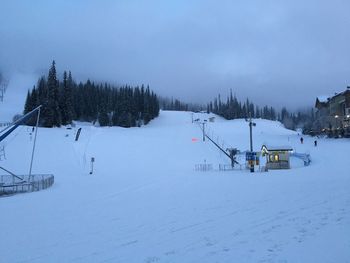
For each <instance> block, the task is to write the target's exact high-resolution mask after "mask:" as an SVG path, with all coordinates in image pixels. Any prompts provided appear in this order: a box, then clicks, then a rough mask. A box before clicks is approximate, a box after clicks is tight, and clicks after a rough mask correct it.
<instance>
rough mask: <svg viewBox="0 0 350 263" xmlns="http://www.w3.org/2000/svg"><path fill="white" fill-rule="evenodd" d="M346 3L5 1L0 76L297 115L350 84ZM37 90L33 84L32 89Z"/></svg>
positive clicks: (301, 0)
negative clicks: (53, 69)
mask: <svg viewBox="0 0 350 263" xmlns="http://www.w3.org/2000/svg"><path fill="white" fill-rule="evenodd" d="M349 10H350V1H349V0H329V1H325V0H285V1H277V0H276V1H270V0H264V1H262V0H252V1H248V0H231V1H228V0H216V1H214V0H202V1H200V0H173V1H161V0H158V1H157V0H144V1H135V0H120V1H119V0H115V1H112V0H101V1H97V0H96V1H91V0H90V1H88V0H75V1H73V0H72V1H64V0H50V1H47V0H31V1H30V0H22V1H19V0H1V7H0V69H1V70H2V71H4V72H7V74H11V72H18V71H20V72H30V73H32V72H35V73H38V74H42V73H46V72H47V69H48V67H49V65H50V63H51V61H52V59H55V60H56V62H57V68H58V70H59V71H63V70H64V69H70V70H71V71H72V73H73V76H75V78H76V79H77V80H85V79H86V78H90V79H93V80H96V81H110V82H113V83H129V84H135V85H136V84H141V83H145V84H149V85H150V86H151V88H152V89H154V90H155V91H156V92H157V93H159V94H160V95H164V96H174V97H178V98H180V99H183V100H185V101H188V102H190V101H192V102H207V101H209V100H211V99H212V98H213V97H214V96H216V95H217V94H218V93H220V94H221V95H222V96H226V95H227V94H228V93H229V90H230V89H232V90H233V91H234V92H235V93H236V95H237V96H238V97H239V98H240V99H242V100H244V99H245V98H246V97H250V98H251V99H252V100H253V101H255V102H256V103H258V104H261V105H263V104H269V105H274V106H283V105H285V106H288V107H290V108H297V107H303V106H312V104H313V102H314V99H315V96H317V95H322V94H332V93H333V92H335V91H340V90H343V89H345V88H346V86H347V85H350V53H349V51H350V15H349ZM33 84H34V83H33Z"/></svg>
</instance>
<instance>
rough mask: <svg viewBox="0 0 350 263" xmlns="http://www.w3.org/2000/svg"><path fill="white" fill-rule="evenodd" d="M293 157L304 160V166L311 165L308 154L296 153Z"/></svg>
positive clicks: (292, 154)
mask: <svg viewBox="0 0 350 263" xmlns="http://www.w3.org/2000/svg"><path fill="white" fill-rule="evenodd" d="M290 156H291V157H296V158H299V159H301V160H303V162H304V166H309V165H310V163H311V156H310V154H308V153H296V152H293V153H291V154H290Z"/></svg>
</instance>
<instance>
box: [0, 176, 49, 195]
mask: <svg viewBox="0 0 350 263" xmlns="http://www.w3.org/2000/svg"><path fill="white" fill-rule="evenodd" d="M53 184H54V176H53V175H52V174H36V175H31V176H29V175H20V176H17V177H14V176H11V175H0V196H3V195H12V194H16V193H25V192H35V191H40V190H43V189H46V188H49V187H50V186H52V185H53Z"/></svg>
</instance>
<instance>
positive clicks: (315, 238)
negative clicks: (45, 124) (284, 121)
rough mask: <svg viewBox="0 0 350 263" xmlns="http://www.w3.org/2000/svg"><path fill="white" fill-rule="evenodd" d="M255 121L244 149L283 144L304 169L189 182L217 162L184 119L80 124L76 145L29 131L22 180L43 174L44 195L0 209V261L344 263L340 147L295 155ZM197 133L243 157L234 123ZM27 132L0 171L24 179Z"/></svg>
mask: <svg viewBox="0 0 350 263" xmlns="http://www.w3.org/2000/svg"><path fill="white" fill-rule="evenodd" d="M196 117H199V118H203V117H205V114H197V116H196ZM256 122H257V126H256V127H255V128H254V146H255V147H254V148H255V149H260V147H261V144H262V143H265V142H266V143H269V144H272V145H273V144H275V145H285V144H289V145H291V146H292V147H293V148H296V149H297V150H298V151H299V152H309V153H310V154H311V156H312V159H313V162H312V164H311V165H310V166H308V167H303V166H293V169H290V170H283V171H269V172H268V173H254V174H251V173H249V172H248V171H245V170H242V171H226V172H220V171H217V170H216V169H214V170H213V171H209V172H196V171H195V170H194V166H195V164H197V163H203V162H204V160H206V162H207V163H211V164H213V166H214V168H217V165H218V164H219V163H229V162H228V160H226V159H227V157H225V156H223V154H221V153H220V152H219V151H218V150H217V149H216V148H215V147H214V146H213V145H212V144H211V143H210V142H208V141H206V142H202V141H201V130H200V129H199V127H198V125H197V124H192V123H191V114H190V113H186V112H161V114H160V117H159V118H157V119H155V120H153V121H152V122H151V123H150V124H149V125H147V126H145V127H141V128H131V129H123V128H117V127H112V128H96V127H92V126H88V125H85V126H82V133H81V138H80V140H79V141H78V142H74V135H75V131H76V129H75V130H74V129H73V130H67V129H64V128H61V129H58V128H57V129H44V128H42V129H40V130H39V132H38V134H39V135H38V136H39V139H38V144H37V155H36V158H35V165H34V172H36V173H53V174H54V175H55V184H54V186H53V187H52V188H49V189H47V190H44V191H40V192H36V193H30V194H21V195H15V196H11V197H5V198H0V210H1V221H0V222H1V225H2V233H1V238H0V259H1V260H0V261H1V262H148V263H149V262H182V263H183V262H349V261H348V260H349V258H350V210H349V209H350V192H349V189H350V173H349V169H348V168H347V167H346V164H347V162H348V154H347V153H348V149H349V147H350V141H349V140H345V139H338V140H333V139H319V146H318V147H317V148H315V147H314V146H313V138H311V137H305V138H304V144H303V145H300V142H299V136H298V135H297V134H296V133H295V132H293V131H289V130H286V129H284V128H283V127H282V126H281V125H280V124H279V123H277V122H271V121H266V120H257V121H256ZM207 129H208V131H209V133H214V134H215V136H218V137H220V140H222V141H225V145H227V146H234V147H237V148H239V149H240V150H242V151H243V150H247V149H248V148H249V135H248V125H247V123H246V122H245V121H244V120H234V121H225V120H222V119H221V118H216V122H214V123H208V124H207ZM29 132H30V129H28V128H27V127H21V128H20V129H19V130H18V131H17V132H16V134H14V135H13V136H12V137H11V138H9V139H8V141H7V146H6V154H7V160H5V161H1V162H0V165H1V166H4V167H6V168H8V169H11V170H12V171H14V172H16V173H17V174H22V173H27V170H28V167H29V156H30V150H31V146H32V142H31V141H30V135H29ZM67 135H68V136H67ZM193 138H198V139H199V140H198V141H194V142H193V140H192V139H193ZM91 157H94V158H95V170H94V174H93V175H89V171H90V166H89V165H90V164H89V161H90V158H91Z"/></svg>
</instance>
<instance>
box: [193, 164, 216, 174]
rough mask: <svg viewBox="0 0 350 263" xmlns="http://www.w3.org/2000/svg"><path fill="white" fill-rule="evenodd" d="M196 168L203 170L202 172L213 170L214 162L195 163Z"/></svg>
mask: <svg viewBox="0 0 350 263" xmlns="http://www.w3.org/2000/svg"><path fill="white" fill-rule="evenodd" d="M195 170H196V171H201V172H205V171H211V170H213V165H212V164H208V163H201V164H196V165H195Z"/></svg>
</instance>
